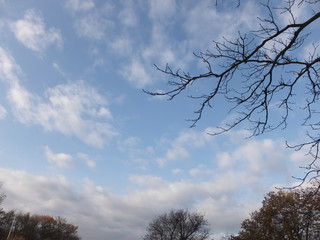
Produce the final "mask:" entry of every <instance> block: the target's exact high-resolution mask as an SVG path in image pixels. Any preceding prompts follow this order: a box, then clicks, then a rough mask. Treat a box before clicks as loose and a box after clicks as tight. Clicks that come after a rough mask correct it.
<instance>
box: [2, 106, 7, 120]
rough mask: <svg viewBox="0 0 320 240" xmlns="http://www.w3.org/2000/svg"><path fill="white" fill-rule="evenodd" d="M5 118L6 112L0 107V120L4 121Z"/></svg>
mask: <svg viewBox="0 0 320 240" xmlns="http://www.w3.org/2000/svg"><path fill="white" fill-rule="evenodd" d="M6 116H7V110H6V109H5V108H4V107H3V106H1V105H0V119H5V118H6Z"/></svg>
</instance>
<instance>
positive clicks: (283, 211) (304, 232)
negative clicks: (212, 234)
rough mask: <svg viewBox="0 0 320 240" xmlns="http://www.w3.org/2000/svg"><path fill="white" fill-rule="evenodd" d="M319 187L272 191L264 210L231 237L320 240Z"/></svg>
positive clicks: (240, 238)
mask: <svg viewBox="0 0 320 240" xmlns="http://www.w3.org/2000/svg"><path fill="white" fill-rule="evenodd" d="M315 190H316V189H315V187H312V188H307V189H295V190H291V191H278V192H270V193H268V194H267V195H266V197H265V199H264V200H263V202H262V207H261V208H260V210H258V211H255V212H253V213H252V214H251V217H250V218H249V219H246V220H244V221H243V222H242V224H241V228H242V230H241V231H240V232H239V234H238V236H231V237H230V238H229V240H252V239H255V240H283V239H290V240H301V239H306V240H316V239H320V206H319V202H320V193H319V192H318V193H317V194H315Z"/></svg>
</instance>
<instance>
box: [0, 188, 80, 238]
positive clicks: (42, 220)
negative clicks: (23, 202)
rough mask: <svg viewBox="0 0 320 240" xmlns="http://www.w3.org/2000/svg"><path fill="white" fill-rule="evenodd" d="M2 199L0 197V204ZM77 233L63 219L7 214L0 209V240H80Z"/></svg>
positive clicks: (75, 227)
mask: <svg viewBox="0 0 320 240" xmlns="http://www.w3.org/2000/svg"><path fill="white" fill-rule="evenodd" d="M4 198H5V196H4V195H3V194H2V195H0V204H1V203H2V201H3V200H4ZM77 231H78V227H77V226H74V225H72V224H70V223H68V222H67V220H66V219H65V218H61V217H51V216H40V215H31V214H30V213H16V212H15V211H8V212H7V211H4V209H3V208H1V207H0V240H7V239H10V240H80V239H81V238H80V237H79V236H78V233H77Z"/></svg>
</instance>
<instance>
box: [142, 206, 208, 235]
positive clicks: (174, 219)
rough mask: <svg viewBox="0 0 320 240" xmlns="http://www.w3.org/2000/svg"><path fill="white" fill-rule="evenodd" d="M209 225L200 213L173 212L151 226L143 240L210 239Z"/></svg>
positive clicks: (180, 210)
mask: <svg viewBox="0 0 320 240" xmlns="http://www.w3.org/2000/svg"><path fill="white" fill-rule="evenodd" d="M207 225H208V222H207V220H205V218H204V216H203V215H202V214H200V213H197V212H193V213H190V212H189V211H187V210H182V209H179V210H172V211H170V212H169V213H165V214H162V215H159V216H158V217H156V218H155V219H154V220H153V221H152V222H151V223H150V224H149V226H148V227H147V233H146V235H145V236H144V237H143V240H205V239H207V238H208V237H209V229H208V228H207Z"/></svg>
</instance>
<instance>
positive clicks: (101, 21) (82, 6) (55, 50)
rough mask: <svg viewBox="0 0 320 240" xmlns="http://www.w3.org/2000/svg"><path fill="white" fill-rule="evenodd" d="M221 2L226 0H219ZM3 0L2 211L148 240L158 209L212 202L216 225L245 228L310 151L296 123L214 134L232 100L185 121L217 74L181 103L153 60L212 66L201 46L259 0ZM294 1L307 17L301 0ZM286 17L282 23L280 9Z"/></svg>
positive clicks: (246, 19)
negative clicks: (168, 93)
mask: <svg viewBox="0 0 320 240" xmlns="http://www.w3.org/2000/svg"><path fill="white" fill-rule="evenodd" d="M221 2H222V1H221ZM214 3H215V1H209V0H204V1H193V0H187V1H179V0H150V1H145V0H137V1H130V0H119V1H98V0H60V1H42V0H26V1H14V0H13V1H11V0H10V1H9V0H8V1H7V0H0V86H1V87H0V93H1V94H0V132H1V134H0V181H1V182H2V183H3V186H2V191H4V192H5V193H6V195H7V199H6V201H5V202H4V207H5V208H6V209H16V210H18V211H20V210H21V211H24V212H31V213H34V214H50V215H53V216H62V217H66V218H67V219H68V221H69V222H71V223H74V224H75V225H78V226H79V233H80V236H81V237H82V239H84V240H89V239H90V240H96V239H97V240H98V239H102V238H103V239H122V240H127V239H131V240H132V239H133V240H136V239H141V236H142V235H143V234H144V230H145V227H146V226H147V224H148V223H149V222H150V221H151V219H152V218H153V217H154V216H156V215H157V214H160V213H163V212H165V211H169V210H171V209H173V208H188V209H191V210H198V211H200V212H203V213H204V214H205V216H206V218H207V219H208V220H209V222H210V227H211V229H212V231H213V232H214V234H216V235H218V236H221V235H224V234H231V233H236V232H237V230H238V229H239V226H240V223H241V221H242V220H244V219H245V218H246V217H248V216H249V213H250V212H252V211H253V210H256V209H257V208H258V207H259V206H260V202H261V200H262V199H263V196H264V194H265V193H267V192H268V191H270V190H274V187H275V186H291V185H292V184H294V183H295V181H294V179H292V178H291V176H292V175H295V176H299V175H301V173H302V172H301V169H299V166H303V165H304V163H305V162H306V161H307V159H306V157H305V156H304V153H303V152H294V151H290V150H288V149H286V148H285V141H284V139H289V140H291V141H293V142H295V141H296V140H297V139H302V138H304V132H303V131H302V129H300V128H297V127H296V126H297V124H300V122H295V119H296V118H295V115H293V117H292V118H290V119H291V121H292V124H291V125H289V127H288V129H287V130H283V131H280V130H279V131H275V132H273V133H268V134H266V135H264V136H261V137H257V138H249V139H246V138H245V137H246V136H248V132H247V131H245V130H244V129H242V128H239V129H234V130H233V131H230V132H229V133H226V134H225V135H221V136H217V137H212V136H210V135H208V134H207V133H210V132H212V131H213V129H214V127H215V126H216V125H217V124H220V123H222V122H224V121H226V120H227V119H230V118H232V117H233V115H230V114H228V113H227V112H226V105H225V104H224V103H220V102H216V105H215V106H216V110H215V112H212V111H206V112H205V114H204V118H203V119H202V120H201V121H200V122H199V123H198V124H197V126H196V127H195V128H189V126H190V122H188V121H186V119H190V118H193V117H194V115H193V111H194V110H195V109H196V108H197V107H198V103H197V102H196V101H192V100H190V99H188V98H185V97H184V96H186V95H188V94H189V93H190V91H196V92H201V91H204V90H206V89H207V88H208V86H210V82H209V81H208V82H206V83H204V84H202V85H199V86H196V87H195V89H193V90H191V89H190V90H189V89H188V90H187V92H186V93H184V94H182V95H183V96H180V97H178V98H177V99H175V100H174V101H172V102H170V101H167V100H166V99H165V98H161V97H152V96H149V95H146V94H144V93H143V92H142V89H148V90H160V91H161V90H163V89H166V87H167V84H166V82H167V81H168V80H169V78H168V77H167V76H164V75H163V74H162V73H160V72H158V71H156V69H155V67H154V64H157V65H159V66H165V64H166V63H169V64H170V65H171V66H172V67H173V68H182V69H187V70H188V71H190V72H199V71H201V70H203V68H204V66H203V65H201V63H200V62H199V61H197V60H196V59H195V58H194V57H193V54H192V53H193V52H198V51H200V50H206V49H210V47H212V40H219V39H222V37H223V36H225V37H228V38H234V37H236V35H237V31H238V30H241V31H247V30H248V29H254V28H256V27H257V26H258V25H257V24H258V23H259V22H258V21H257V20H256V18H255V16H261V15H262V14H263V9H262V8H261V6H260V5H258V4H257V1H250V0H247V1H243V2H242V4H241V6H240V7H238V8H237V7H236V4H235V2H234V1H230V2H229V1H226V2H224V3H221V4H220V5H219V6H218V7H216V6H215V4H214ZM295 11H296V13H297V14H298V15H299V16H302V17H303V16H304V11H306V9H304V8H297V9H296V10H295ZM282 21H284V23H285V21H286V17H283V19H282Z"/></svg>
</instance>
